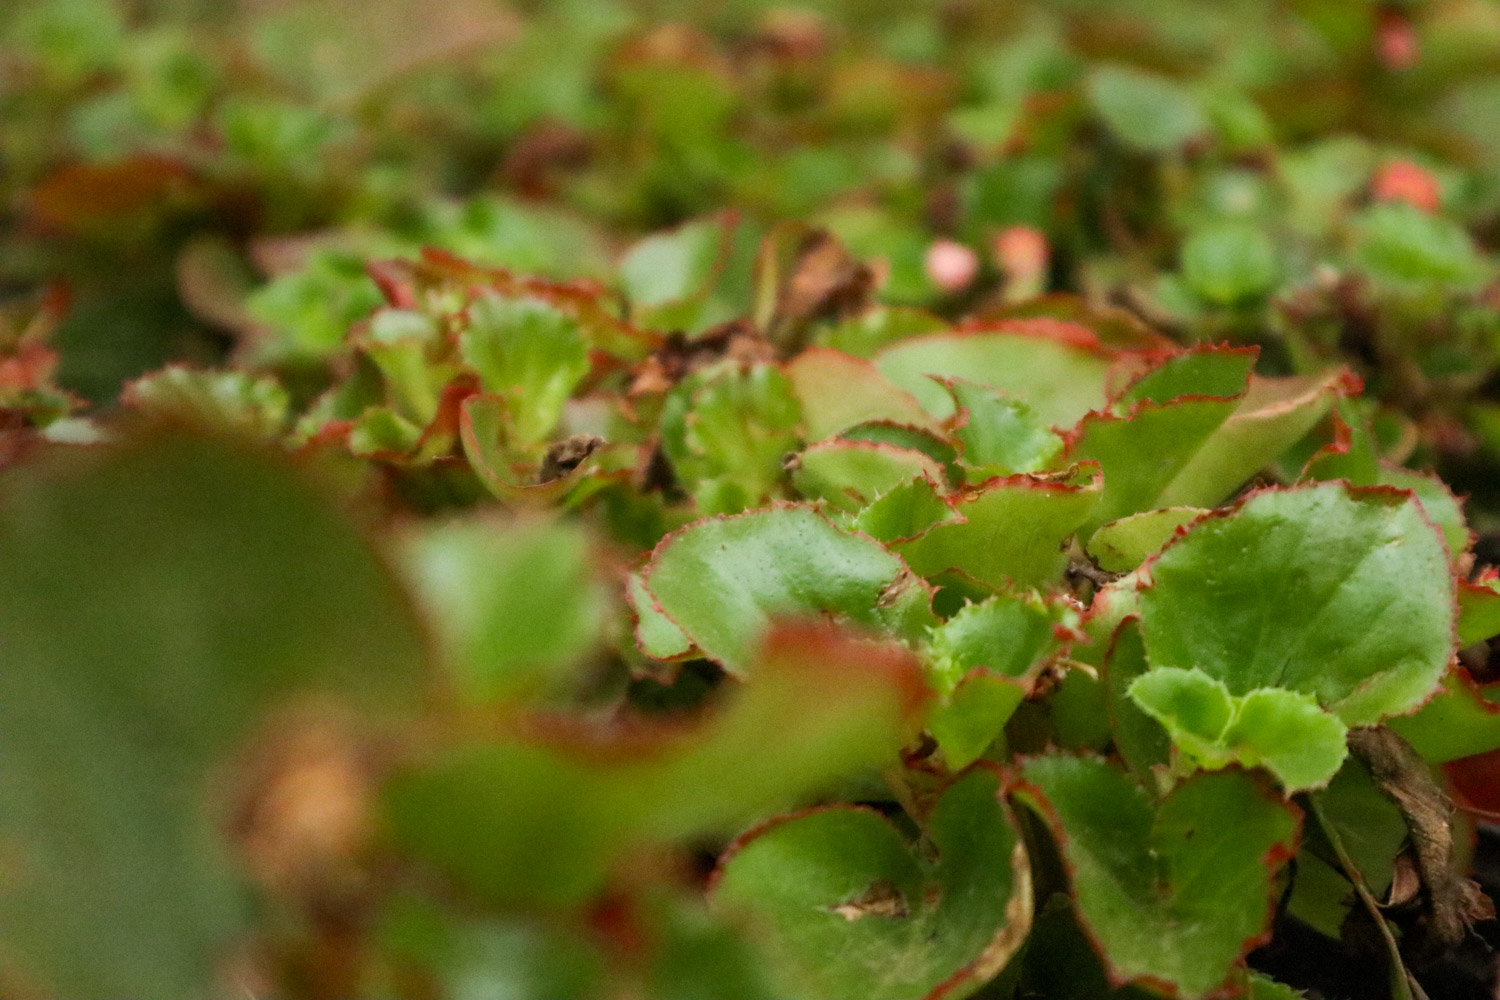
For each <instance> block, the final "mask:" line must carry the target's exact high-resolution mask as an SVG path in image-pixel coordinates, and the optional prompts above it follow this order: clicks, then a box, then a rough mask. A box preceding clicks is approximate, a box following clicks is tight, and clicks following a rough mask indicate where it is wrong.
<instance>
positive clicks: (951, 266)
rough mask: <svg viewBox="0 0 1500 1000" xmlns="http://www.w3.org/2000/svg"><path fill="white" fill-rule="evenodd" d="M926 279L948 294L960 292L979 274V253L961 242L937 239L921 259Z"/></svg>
mask: <svg viewBox="0 0 1500 1000" xmlns="http://www.w3.org/2000/svg"><path fill="white" fill-rule="evenodd" d="M923 263H924V265H925V266H926V269H927V279H928V280H929V281H931V282H932V283H933V284H934V285H936V286H937V287H938V288H941V289H942V290H943V291H944V292H947V293H949V294H950V295H951V294H953V293H955V292H961V291H963V290H964V289H965V288H968V287H969V286H970V285H972V284H973V283H974V279H975V278H976V277H978V276H979V255H978V254H976V253H975V252H974V251H973V250H970V249H969V248H968V247H966V246H964V245H963V244H962V243H957V242H955V241H953V240H937V241H935V242H934V243H933V244H932V246H930V247H928V248H927V256H926V258H925V259H924V261H923Z"/></svg>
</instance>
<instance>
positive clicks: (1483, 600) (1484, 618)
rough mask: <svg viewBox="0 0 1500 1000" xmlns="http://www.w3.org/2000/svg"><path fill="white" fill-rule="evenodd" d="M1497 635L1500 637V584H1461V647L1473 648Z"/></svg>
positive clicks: (1499, 582)
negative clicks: (1475, 644)
mask: <svg viewBox="0 0 1500 1000" xmlns="http://www.w3.org/2000/svg"><path fill="white" fill-rule="evenodd" d="M1496 635H1500V581H1497V580H1490V581H1488V582H1484V583H1469V582H1467V581H1464V580H1461V581H1459V584H1458V644H1459V646H1460V647H1463V646H1472V645H1474V643H1476V642H1483V641H1484V640H1485V639H1489V638H1492V637H1494V636H1496Z"/></svg>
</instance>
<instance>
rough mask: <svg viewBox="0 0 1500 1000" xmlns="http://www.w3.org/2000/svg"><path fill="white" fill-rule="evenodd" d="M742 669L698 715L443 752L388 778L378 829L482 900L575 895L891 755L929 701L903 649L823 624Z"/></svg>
mask: <svg viewBox="0 0 1500 1000" xmlns="http://www.w3.org/2000/svg"><path fill="white" fill-rule="evenodd" d="M747 672H748V673H751V674H753V675H754V676H753V678H752V680H751V681H750V682H748V683H747V684H746V685H745V686H744V687H743V689H742V690H740V691H739V692H738V693H737V694H734V695H733V696H731V697H730V698H729V699H728V700H727V703H726V704H724V707H722V708H721V709H720V710H719V711H718V712H716V713H714V714H712V715H711V716H709V717H707V718H706V719H703V720H702V721H700V722H699V723H698V724H697V725H696V726H687V727H684V726H683V725H682V723H681V722H678V721H674V722H672V723H668V724H667V725H666V726H665V727H664V728H663V729H662V730H660V731H654V730H650V729H648V728H644V727H632V728H631V729H628V730H617V731H616V732H615V733H614V734H613V736H612V737H610V738H599V737H597V736H591V735H588V734H584V733H581V732H580V731H579V730H576V729H569V728H561V729H559V728H558V727H557V726H556V724H555V723H553V725H552V726H551V727H549V726H548V723H547V719H546V718H542V719H537V720H534V721H533V722H532V724H531V725H530V726H523V727H519V733H525V732H530V733H532V734H534V735H533V736H532V737H531V738H529V739H528V738H525V737H523V736H521V735H518V732H517V731H512V732H510V733H503V734H497V737H496V740H497V741H495V742H488V741H486V742H472V741H464V742H459V743H457V744H455V745H450V746H448V747H444V748H441V749H440V750H438V751H435V752H433V753H431V754H429V755H427V756H426V757H425V759H423V760H421V761H418V762H413V763H411V764H409V765H408V766H406V767H405V768H404V769H402V770H401V771H399V772H398V773H397V774H396V775H395V776H394V777H393V778H392V779H391V780H390V781H389V782H388V784H387V787H386V790H385V813H386V820H385V822H386V828H387V829H388V830H389V831H390V835H391V837H392V838H393V839H394V841H395V842H396V843H397V844H398V845H400V846H402V847H403V848H404V849H406V850H408V851H410V852H411V853H412V854H413V855H414V856H416V857H417V858H419V859H421V860H423V861H425V862H426V863H428V864H430V865H431V866H433V867H434V868H435V869H436V870H438V871H440V872H442V873H444V874H446V875H447V876H448V877H449V878H452V879H456V880H458V881H459V882H461V883H463V884H464V885H465V886H466V887H467V888H468V889H469V890H471V891H472V892H474V893H475V894H477V895H478V896H479V897H480V898H482V899H485V900H488V901H491V902H495V903H502V904H512V905H514V904H520V905H537V904H544V905H570V904H572V905H577V904H580V903H583V902H586V901H587V900H589V899H590V898H591V897H592V896H593V895H594V894H595V893H597V892H598V891H599V890H600V888H601V887H602V886H603V884H604V882H605V879H606V876H607V874H608V872H609V871H610V870H611V868H612V867H613V866H615V865H616V864H617V863H618V862H619V861H620V860H621V859H622V858H624V857H626V856H627V855H628V854H630V853H631V852H633V851H639V850H641V849H642V848H644V847H654V849H656V850H660V845H665V844H669V843H672V842H674V841H680V840H682V839H684V838H690V837H698V836H703V835H706V834H710V833H720V832H724V831H726V830H729V829H732V828H734V827H735V826H736V825H739V824H743V823H745V822H747V821H748V820H750V819H752V818H754V817H757V816H761V815H764V814H765V813H766V812H767V811H768V810H772V809H778V808H784V807H785V806H787V805H788V804H790V803H792V802H794V801H795V800H797V799H798V798H800V797H802V796H805V795H808V794H811V793H814V792H823V791H826V789H827V788H828V786H830V785H831V784H832V783H834V782H836V781H838V780H839V779H843V778H847V777H848V776H850V775H851V774H855V773H857V772H859V771H861V770H863V769H865V768H868V767H874V766H883V765H887V764H889V763H891V762H893V761H894V760H895V754H896V752H897V750H898V749H899V748H900V747H901V746H902V745H903V744H904V743H905V742H906V740H908V739H909V738H910V737H911V736H912V735H914V733H915V730H916V728H917V727H918V726H919V725H920V719H921V715H922V710H923V708H924V707H925V701H926V697H927V691H926V689H925V687H924V685H923V683H922V680H921V675H920V670H919V667H918V665H917V663H916V661H915V659H914V658H913V657H912V655H911V654H910V653H909V652H908V651H906V650H905V649H902V648H900V647H899V646H895V645H891V644H878V643H874V642H869V641H864V640H861V639H857V638H853V637H851V636H850V635H848V634H847V633H844V632H841V631H840V630H839V629H837V628H836V627H834V626H830V625H827V624H821V623H820V624H801V625H794V626H786V627H782V628H778V629H775V630H773V631H771V632H770V633H769V634H767V635H766V636H765V642H764V644H763V645H761V646H760V647H759V649H758V650H757V652H756V654H755V655H754V657H753V658H752V660H751V661H750V667H749V669H748V670H747ZM769 733H775V734H776V737H775V739H768V738H767V734H769Z"/></svg>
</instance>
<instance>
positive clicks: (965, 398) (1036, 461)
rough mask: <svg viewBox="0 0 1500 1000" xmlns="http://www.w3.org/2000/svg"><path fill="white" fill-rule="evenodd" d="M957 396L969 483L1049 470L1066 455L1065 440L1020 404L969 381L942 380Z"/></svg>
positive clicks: (1023, 404) (961, 439) (959, 425)
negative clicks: (1054, 460) (993, 477)
mask: <svg viewBox="0 0 1500 1000" xmlns="http://www.w3.org/2000/svg"><path fill="white" fill-rule="evenodd" d="M943 384H944V385H945V386H946V387H947V389H948V392H949V393H950V394H951V395H952V396H953V404H954V407H955V417H956V420H955V422H956V423H957V428H956V430H955V432H954V433H955V435H956V436H957V438H958V440H959V441H961V442H962V443H963V463H964V465H965V466H967V467H968V468H969V469H971V470H974V472H973V473H971V475H970V476H969V479H970V480H971V481H976V482H977V481H980V480H984V479H988V478H990V477H991V476H1009V475H1012V474H1014V473H1017V472H1036V471H1038V470H1040V469H1044V468H1046V467H1047V466H1048V465H1049V464H1051V463H1052V461H1053V459H1055V458H1057V457H1058V455H1060V454H1062V450H1063V439H1062V438H1061V437H1060V436H1059V435H1058V434H1057V433H1056V432H1055V431H1053V430H1052V429H1051V428H1049V427H1048V426H1047V425H1046V424H1044V423H1042V421H1041V420H1040V419H1039V418H1038V417H1037V416H1036V414H1034V413H1033V412H1032V411H1031V407H1029V406H1027V405H1026V404H1025V403H1023V402H1021V401H1020V400H1017V399H1009V398H1007V397H1006V396H1005V395H1004V394H1002V393H999V392H997V391H995V390H994V389H991V388H989V387H988V386H983V385H979V384H978V383H976V382H970V381H969V380H968V379H961V378H949V379H944V380H943Z"/></svg>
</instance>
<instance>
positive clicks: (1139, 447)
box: [1068, 399, 1237, 525]
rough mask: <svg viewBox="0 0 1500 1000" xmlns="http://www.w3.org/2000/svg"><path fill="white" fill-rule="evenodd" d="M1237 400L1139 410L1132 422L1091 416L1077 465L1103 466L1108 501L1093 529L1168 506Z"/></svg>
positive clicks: (1093, 518)
mask: <svg viewBox="0 0 1500 1000" xmlns="http://www.w3.org/2000/svg"><path fill="white" fill-rule="evenodd" d="M1236 406H1237V403H1236V401H1235V400H1232V399H1183V400H1179V401H1177V402H1175V403H1167V404H1165V405H1157V404H1155V403H1150V402H1143V403H1140V404H1137V405H1136V407H1135V408H1134V410H1133V412H1132V413H1131V415H1130V416H1129V417H1127V418H1121V417H1113V416H1109V415H1107V414H1089V415H1088V416H1087V417H1085V418H1084V419H1083V422H1082V423H1080V424H1079V434H1080V436H1079V439H1078V441H1077V443H1076V444H1075V445H1074V446H1073V448H1072V450H1071V451H1070V452H1069V454H1068V457H1069V458H1070V459H1071V460H1073V461H1094V462H1098V463H1099V465H1100V467H1101V468H1103V470H1104V495H1103V497H1102V498H1101V499H1100V501H1099V506H1098V507H1096V508H1095V509H1094V511H1093V513H1092V514H1091V515H1090V517H1089V521H1090V523H1091V524H1092V525H1099V524H1103V523H1104V522H1106V521H1113V520H1115V519H1116V518H1121V517H1126V516H1128V515H1130V514H1137V513H1140V512H1142V511H1147V510H1152V509H1154V508H1157V507H1161V506H1164V504H1163V503H1162V502H1161V497H1162V494H1163V493H1164V492H1165V490H1166V489H1167V487H1168V486H1169V485H1170V484H1171V483H1172V481H1173V480H1174V479H1175V478H1176V477H1177V476H1178V474H1179V473H1181V472H1182V471H1183V469H1185V468H1186V467H1187V465H1188V463H1189V462H1190V461H1191V460H1192V459H1193V457H1194V456H1195V455H1197V453H1198V450H1199V449H1200V448H1201V447H1202V446H1203V444H1204V442H1205V441H1207V440H1208V439H1209V437H1210V436H1211V435H1212V434H1213V433H1214V431H1216V430H1218V428H1219V426H1220V425H1221V424H1223V423H1224V421H1225V420H1227V419H1228V418H1229V416H1230V414H1232V413H1233V412H1234V410H1235V408H1236Z"/></svg>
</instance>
